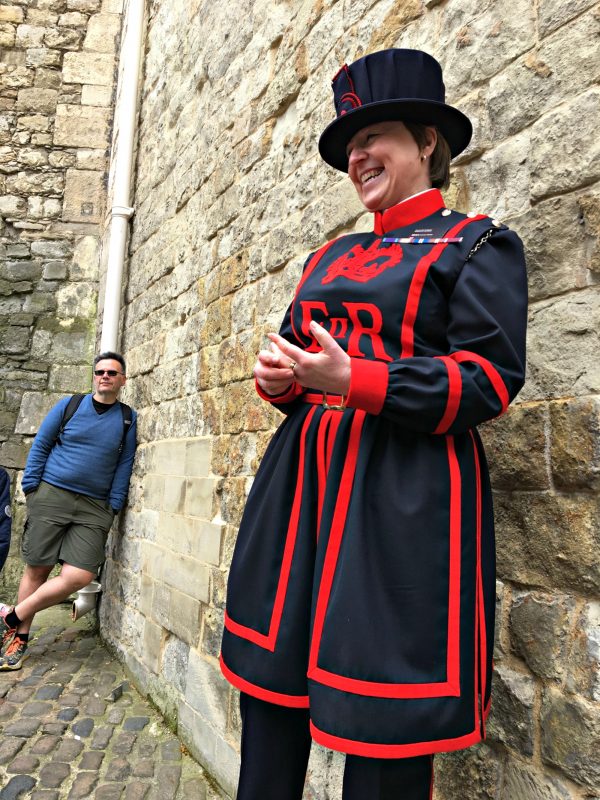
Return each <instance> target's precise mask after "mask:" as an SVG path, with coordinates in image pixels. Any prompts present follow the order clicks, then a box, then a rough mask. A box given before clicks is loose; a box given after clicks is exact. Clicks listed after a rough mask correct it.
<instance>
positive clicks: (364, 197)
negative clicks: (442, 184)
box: [346, 122, 436, 211]
mask: <svg viewBox="0 0 600 800" xmlns="http://www.w3.org/2000/svg"><path fill="white" fill-rule="evenodd" d="M426 130H427V134H428V140H427V145H426V146H424V147H419V145H418V144H417V143H416V141H415V140H414V139H413V137H412V134H411V133H410V132H409V130H408V129H407V128H406V126H405V125H404V124H403V123H402V122H379V123H377V124H373V125H368V126H367V127H366V128H363V129H362V130H360V131H359V132H358V133H357V134H355V135H354V136H353V137H352V139H350V141H349V142H348V147H347V148H346V152H347V154H348V176H349V177H350V180H351V181H352V183H353V184H354V188H355V189H356V192H357V194H358V197H359V200H360V201H361V203H362V204H363V205H364V206H365V208H367V209H368V210H369V211H383V210H384V209H386V208H390V207H391V206H393V205H396V203H399V202H401V201H402V200H406V198H407V197H411V195H413V194H417V193H418V192H422V191H425V190H426V189H429V188H431V180H430V177H429V162H428V159H429V156H430V155H431V153H432V152H433V149H434V147H435V143H436V131H435V128H432V127H428V128H427V129H426ZM423 156H425V158H423Z"/></svg>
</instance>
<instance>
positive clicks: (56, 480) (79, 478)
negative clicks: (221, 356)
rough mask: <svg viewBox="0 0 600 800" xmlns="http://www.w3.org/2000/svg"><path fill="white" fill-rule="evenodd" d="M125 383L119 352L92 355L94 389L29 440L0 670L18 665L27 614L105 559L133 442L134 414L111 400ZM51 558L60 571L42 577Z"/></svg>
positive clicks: (81, 582) (62, 595)
mask: <svg viewBox="0 0 600 800" xmlns="http://www.w3.org/2000/svg"><path fill="white" fill-rule="evenodd" d="M125 381H126V377H125V361H124V359H123V357H122V356H121V355H120V354H119V353H112V352H107V353H101V354H100V355H99V356H96V358H95V359H94V393H93V394H88V395H84V396H83V397H82V398H81V400H80V402H79V404H78V405H77V408H76V410H75V411H74V413H72V416H71V412H72V411H73V407H74V401H73V400H72V399H71V398H68V397H65V398H63V399H62V400H60V401H59V402H58V403H57V404H56V405H55V406H54V408H52V409H51V411H50V412H49V413H48V415H47V416H46V418H45V419H44V421H43V422H42V424H41V425H40V429H39V431H38V433H37V436H36V437H35V439H34V441H33V444H32V446H31V450H30V451H29V456H28V458H27V464H26V466H25V472H24V474H23V480H22V486H23V491H24V492H25V495H26V498H25V499H26V503H27V515H28V519H27V523H26V526H25V530H24V532H23V544H22V553H23V559H24V561H25V565H26V566H25V571H24V573H23V577H22V578H21V583H20V586H19V594H18V601H17V604H16V605H15V606H14V608H12V609H11V608H10V607H9V606H6V605H0V645H1V651H0V670H12V669H20V668H21V665H22V663H23V660H24V659H25V658H26V657H27V642H28V639H29V630H30V628H31V623H32V621H33V617H34V615H35V614H36V613H37V612H38V611H41V610H42V609H44V608H48V607H49V606H52V605H54V604H56V603H60V602H61V601H62V600H65V599H66V598H67V597H68V596H69V595H70V594H71V593H72V592H75V591H77V590H79V589H81V588H82V587H83V586H87V584H88V583H89V582H90V581H91V580H93V579H94V578H95V577H96V575H97V574H98V570H99V568H100V567H101V565H102V563H103V562H104V546H105V543H106V538H107V536H108V532H109V530H110V527H111V525H112V521H113V518H114V515H115V514H116V513H117V512H118V511H119V510H120V509H121V508H122V506H123V504H124V502H125V498H126V496H127V490H128V487H129V479H130V477H131V470H132V467H133V459H134V455H135V447H136V430H135V428H136V414H135V412H134V411H132V410H131V409H130V408H129V406H125V405H124V404H121V403H119V402H117V397H118V394H119V391H120V390H121V387H122V386H123V385H124V384H125ZM76 397H77V396H76ZM79 397H81V396H79ZM131 429H133V430H131ZM57 563H60V564H61V565H62V567H61V571H60V574H59V575H57V576H56V577H54V578H51V579H50V580H48V576H49V575H50V572H51V571H52V569H53V567H54V566H55V564H57Z"/></svg>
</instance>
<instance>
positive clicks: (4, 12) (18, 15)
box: [0, 6, 25, 24]
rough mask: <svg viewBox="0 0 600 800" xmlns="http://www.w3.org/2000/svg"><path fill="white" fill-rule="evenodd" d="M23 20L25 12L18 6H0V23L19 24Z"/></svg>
mask: <svg viewBox="0 0 600 800" xmlns="http://www.w3.org/2000/svg"><path fill="white" fill-rule="evenodd" d="M24 19H25V12H24V11H23V9H22V8H19V6H1V7H0V22H14V23H17V24H19V23H20V22H23V20H24Z"/></svg>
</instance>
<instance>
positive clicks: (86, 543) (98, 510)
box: [21, 481, 114, 572]
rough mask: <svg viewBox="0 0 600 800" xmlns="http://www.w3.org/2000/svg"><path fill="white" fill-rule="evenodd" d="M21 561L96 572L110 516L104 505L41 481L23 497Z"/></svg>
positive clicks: (93, 499) (110, 520)
mask: <svg viewBox="0 0 600 800" xmlns="http://www.w3.org/2000/svg"><path fill="white" fill-rule="evenodd" d="M25 501H26V503H27V522H26V524H25V530H24V531H23V543H22V545H21V551H22V554H23V560H24V561H25V563H26V564H29V565H30V566H32V567H41V566H46V567H49V566H54V564H57V563H59V562H60V563H64V564H70V565H71V566H73V567H79V568H80V569H86V570H88V571H89V572H98V570H99V569H100V567H101V566H102V564H103V563H104V547H105V544H106V538H107V536H108V532H109V530H110V526H111V525H112V521H113V518H114V514H113V512H112V509H111V508H110V507H109V505H108V503H106V502H104V501H103V500H96V498H94V497H87V496H86V495H83V494H76V493H75V492H70V491H68V490H67V489H59V488H58V486H52V485H51V484H49V483H45V482H44V481H42V482H41V483H40V485H39V486H38V488H37V489H36V490H35V492H30V493H29V494H28V495H27V497H26V498H25Z"/></svg>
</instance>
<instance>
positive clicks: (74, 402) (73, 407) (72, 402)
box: [54, 394, 85, 445]
mask: <svg viewBox="0 0 600 800" xmlns="http://www.w3.org/2000/svg"><path fill="white" fill-rule="evenodd" d="M84 397H85V395H84V394H74V395H72V397H70V398H69V402H68V403H67V405H66V406H65V410H64V411H63V415H62V419H61V421H60V428H59V429H58V433H57V434H56V439H55V440H54V444H55V445H56V444H62V442H61V440H60V435H61V433H62V432H63V431H64V429H65V426H66V424H67V422H68V421H69V420H70V419H71V417H72V416H73V414H74V413H75V412H76V411H77V409H78V408H79V406H80V405H81V401H82V400H83V398H84Z"/></svg>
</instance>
